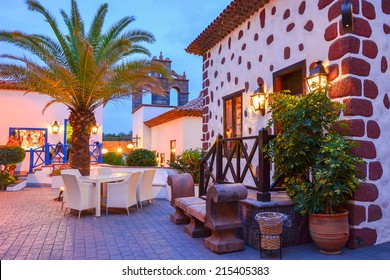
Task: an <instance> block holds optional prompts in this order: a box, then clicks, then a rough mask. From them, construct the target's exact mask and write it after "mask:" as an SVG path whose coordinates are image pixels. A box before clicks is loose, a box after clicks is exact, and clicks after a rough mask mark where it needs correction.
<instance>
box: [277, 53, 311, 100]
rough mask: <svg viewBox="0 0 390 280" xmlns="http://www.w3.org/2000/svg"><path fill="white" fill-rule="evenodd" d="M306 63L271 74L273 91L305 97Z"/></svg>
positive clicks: (296, 64) (302, 62) (303, 61)
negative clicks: (288, 92) (287, 91)
mask: <svg viewBox="0 0 390 280" xmlns="http://www.w3.org/2000/svg"><path fill="white" fill-rule="evenodd" d="M305 77H306V61H305V60H302V61H301V62H298V63H295V64H293V65H291V66H289V67H287V68H284V69H282V70H279V71H277V72H275V73H274V74H273V79H274V89H275V91H282V90H289V91H290V92H291V94H292V95H305V89H306V86H305Z"/></svg>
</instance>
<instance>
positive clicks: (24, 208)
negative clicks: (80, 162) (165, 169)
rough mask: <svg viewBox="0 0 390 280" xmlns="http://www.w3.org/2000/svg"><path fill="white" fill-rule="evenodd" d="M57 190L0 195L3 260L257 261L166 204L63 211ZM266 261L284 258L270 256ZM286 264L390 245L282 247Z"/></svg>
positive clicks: (377, 255)
mask: <svg viewBox="0 0 390 280" xmlns="http://www.w3.org/2000/svg"><path fill="white" fill-rule="evenodd" d="M57 196H58V190H57V189H51V188H49V187H41V188H25V189H23V190H22V191H20V192H13V193H9V192H0V259H2V260H147V259H150V260H205V259H207V260H258V259H260V255H259V251H257V250H254V249H252V248H250V247H246V248H245V250H244V251H241V252H235V253H229V254H222V255H218V254H215V253H213V252H211V251H209V250H208V249H206V248H205V247H204V245H203V238H190V237H189V236H188V235H187V234H186V233H185V232H184V229H183V227H184V226H183V225H175V224H173V223H172V222H171V221H170V218H169V214H170V213H172V212H173V208H172V207H171V206H170V204H169V201H167V200H159V199H157V200H155V203H154V204H148V205H146V206H145V207H143V209H140V210H137V209H135V208H134V209H131V211H130V215H129V216H127V215H126V212H125V210H124V209H123V210H115V211H110V212H109V215H108V216H106V215H102V216H101V217H100V218H96V217H95V216H94V215H93V213H88V212H87V211H85V212H83V214H82V216H81V218H80V219H78V218H77V215H76V214H66V215H65V216H64V214H63V213H64V212H63V211H61V203H60V202H58V201H54V198H55V197H57ZM264 259H279V256H278V255H276V254H265V255H264ZM283 259H297V260H299V259H320V260H327V259H329V260H334V259H352V260H354V259H363V260H364V259H367V260H368V259H390V243H385V244H381V245H378V246H371V247H369V248H364V249H356V250H349V249H346V248H345V249H344V250H343V253H342V254H340V255H334V256H328V255H324V254H321V253H320V252H319V250H318V249H317V248H316V247H315V246H314V245H313V244H305V245H300V246H294V247H287V248H283Z"/></svg>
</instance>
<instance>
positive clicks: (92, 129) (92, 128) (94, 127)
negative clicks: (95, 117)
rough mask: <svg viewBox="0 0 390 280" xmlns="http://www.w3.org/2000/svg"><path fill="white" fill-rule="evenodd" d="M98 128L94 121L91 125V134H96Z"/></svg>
mask: <svg viewBox="0 0 390 280" xmlns="http://www.w3.org/2000/svg"><path fill="white" fill-rule="evenodd" d="M98 129H99V127H98V125H97V124H96V123H95V124H93V125H92V127H91V132H92V134H97V132H98Z"/></svg>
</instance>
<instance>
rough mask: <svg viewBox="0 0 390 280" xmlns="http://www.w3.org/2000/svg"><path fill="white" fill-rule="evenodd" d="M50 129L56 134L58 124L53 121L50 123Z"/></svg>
mask: <svg viewBox="0 0 390 280" xmlns="http://www.w3.org/2000/svg"><path fill="white" fill-rule="evenodd" d="M51 130H52V131H53V133H55V134H57V133H58V131H59V130H60V125H59V124H58V122H57V121H54V123H53V124H52V125H51Z"/></svg>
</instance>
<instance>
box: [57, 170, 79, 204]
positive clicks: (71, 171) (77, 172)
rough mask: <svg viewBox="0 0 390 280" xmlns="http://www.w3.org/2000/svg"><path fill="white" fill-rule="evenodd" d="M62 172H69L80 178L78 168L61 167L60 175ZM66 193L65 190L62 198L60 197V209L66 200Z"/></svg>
mask: <svg viewBox="0 0 390 280" xmlns="http://www.w3.org/2000/svg"><path fill="white" fill-rule="evenodd" d="M62 174H71V175H75V176H76V177H77V178H80V177H81V173H80V171H79V170H78V169H72V168H71V169H62V170H61V175H62ZM67 199H68V198H67V193H66V191H64V194H63V198H62V204H61V211H62V209H63V208H64V205H65V203H66V201H67ZM65 212H66V208H65Z"/></svg>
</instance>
